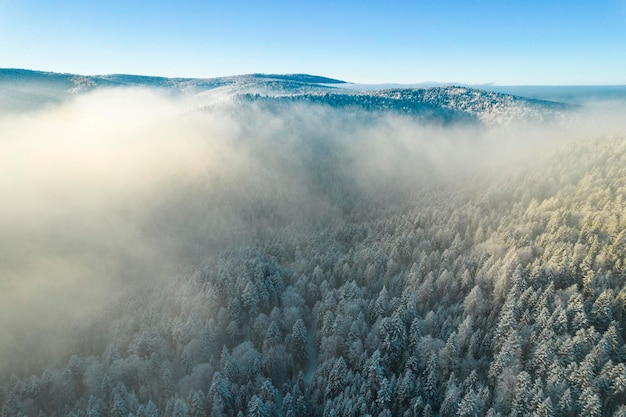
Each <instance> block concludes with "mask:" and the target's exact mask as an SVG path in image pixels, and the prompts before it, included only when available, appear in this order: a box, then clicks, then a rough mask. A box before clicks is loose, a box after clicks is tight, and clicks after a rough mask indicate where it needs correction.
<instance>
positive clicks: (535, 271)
mask: <svg viewBox="0 0 626 417" xmlns="http://www.w3.org/2000/svg"><path fill="white" fill-rule="evenodd" d="M514 171H515V172H510V171H507V172H488V173H486V172H485V171H484V170H480V169H477V170H475V171H473V172H472V174H471V175H470V174H468V175H453V176H450V177H445V178H444V177H437V178H431V179H428V180H425V181H423V184H422V185H421V186H420V188H419V189H413V190H407V196H406V198H405V199H404V200H403V201H402V202H397V201H396V202H394V205H393V206H387V205H386V204H385V202H384V201H375V199H374V200H372V199H370V198H363V199H361V200H358V201H356V202H355V206H354V207H352V210H351V211H350V212H348V213H345V214H344V216H343V217H342V218H340V219H339V218H338V219H336V221H335V222H330V223H327V224H325V225H323V226H320V227H319V228H318V230H317V231H316V232H315V233H308V232H307V233H301V231H298V230H294V232H293V233H292V234H280V235H272V234H271V233H269V232H268V234H267V235H266V236H265V238H263V239H259V240H258V241H256V242H255V243H253V244H251V245H250V246H249V247H247V248H240V249H238V250H234V251H233V250H230V251H228V252H226V253H222V254H220V255H219V256H215V257H212V258H210V259H207V260H206V262H205V264H204V265H203V266H202V267H201V268H199V270H198V271H197V272H196V273H194V274H189V275H188V276H183V277H179V278H175V279H174V278H173V279H172V280H171V281H170V283H169V285H167V286H164V287H157V288H151V289H150V290H147V291H146V292H144V293H142V294H134V295H129V296H127V297H125V298H124V299H123V300H120V302H119V304H117V305H116V306H114V307H113V308H111V310H110V312H109V314H108V315H107V316H106V317H103V318H102V319H101V322H99V323H96V324H95V326H94V328H95V332H100V333H101V334H102V335H105V336H106V338H108V339H107V340H109V341H110V343H109V344H108V346H107V347H106V349H104V350H103V351H101V352H95V354H94V352H90V351H89V349H88V348H85V352H82V351H78V352H75V355H72V356H71V358H69V360H68V361H67V364H66V366H64V367H55V368H51V369H46V370H44V371H43V372H42V373H40V374H38V375H13V376H11V377H7V378H5V379H4V380H2V385H1V387H0V408H1V410H2V411H1V413H0V415H1V416H2V417H14V416H22V415H26V416H39V417H45V416H48V417H53V416H73V417H79V416H80V417H87V416H88V417H96V416H112V417H128V416H134V417H154V416H162V417H164V416H167V417H169V416H172V417H174V416H175V417H206V416H285V417H287V416H306V415H309V416H346V417H349V416H354V417H356V416H367V415H372V416H435V415H440V416H444V417H445V416H477V415H487V416H601V415H605V416H625V415H626V406H625V404H626V367H625V365H624V363H625V362H626V348H625V345H624V338H625V337H626V333H625V332H626V311H625V309H626V285H625V283H626V281H625V279H626V259H625V257H624V256H625V254H626V204H625V202H624V198H625V197H626V139H624V138H602V139H597V140H593V141H585V142H581V143H576V144H569V145H568V146H567V147H564V148H563V149H561V150H560V151H558V152H555V153H551V154H550V155H549V156H546V157H543V158H539V159H538V160H537V161H535V162H533V163H532V164H529V165H528V166H525V167H519V168H518V169H516V170H514ZM409 191H410V192H409Z"/></svg>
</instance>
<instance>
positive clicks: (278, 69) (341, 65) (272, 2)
mask: <svg viewBox="0 0 626 417" xmlns="http://www.w3.org/2000/svg"><path fill="white" fill-rule="evenodd" d="M0 67H13V68H29V69H37V70H46V71H58V72H72V73H80V74H104V73H131V74H147V75H163V76H180V77H215V76H221V75H233V74H243V73H252V72H265V73H298V72H304V73H310V74H317V75H325V76H329V77H334V78H340V79H344V80H348V81H353V82H365V83H382V82H391V83H418V82H425V81H442V82H452V81H456V82H464V83H472V84H482V83H496V84H626V0H607V1H604V0H598V1H589V0H585V1H579V0H569V1H562V0H556V1H547V0H543V1H538V0H525V1H521V0H520V1H512V0H511V1H507V0H500V1H486V0H484V1H480V0H479V1H472V0H465V1H461V0H439V1H436V0H431V1H394V0H388V1H386V2H383V1H367V0H361V1H343V2H339V1H327V0H318V1H315V2H313V1H295V2H287V1H276V0H266V1H247V0H240V1H237V0H231V1H164V0H151V1H144V0H136V1H133V0H125V1H118V0H109V1H89V0H87V1H86V0H81V1H76V0H56V1H49V0H40V1H35V0H0Z"/></svg>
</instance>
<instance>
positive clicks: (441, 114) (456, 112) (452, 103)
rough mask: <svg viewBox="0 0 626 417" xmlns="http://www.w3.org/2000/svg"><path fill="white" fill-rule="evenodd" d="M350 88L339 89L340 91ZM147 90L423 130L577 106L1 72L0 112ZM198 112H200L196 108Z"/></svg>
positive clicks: (331, 85)
mask: <svg viewBox="0 0 626 417" xmlns="http://www.w3.org/2000/svg"><path fill="white" fill-rule="evenodd" d="M344 86H345V87H350V88H343V87H344ZM116 87H145V88H155V89H160V90H164V91H167V92H170V93H172V94H175V95H188V96H194V97H196V98H198V100H199V101H200V103H202V100H205V101H206V104H207V105H212V104H214V103H215V102H216V100H217V101H220V100H221V101H225V100H226V101H231V102H232V101H240V102H241V101H243V102H247V103H250V102H257V103H260V104H263V105H282V104H288V103H293V102H303V103H315V104H319V105H328V106H331V107H336V108H348V107H349V108H355V109H362V110H366V111H382V112H391V113H397V114H405V115H409V116H412V117H417V118H418V119H419V120H421V121H424V122H435V123H453V122H464V123H466V122H478V123H483V124H487V125H503V124H509V123H512V122H515V121H525V120H532V121H546V120H553V119H555V118H557V119H558V118H560V117H564V115H567V114H568V112H570V111H571V110H573V109H574V108H576V106H573V105H568V104H564V103H559V102H552V101H546V100H536V99H527V98H524V97H520V96H515V95H510V94H504V93H498V92H493V91H486V90H482V89H475V88H470V87H462V86H437V87H428V88H390V89H382V90H367V89H365V90H359V89H358V88H356V86H354V85H351V84H349V83H346V82H345V81H341V80H337V79H334V78H328V77H322V76H317V75H310V74H248V75H237V76H227V77H218V78H166V77H156V76H142V75H127V74H111V75H93V76H85V75H76V74H61V73H52V72H42V71H31V70H24V69H0V91H1V92H2V95H1V96H0V111H2V112H11V111H21V110H29V109H36V108H40V107H42V106H46V105H50V104H55V103H60V102H63V101H64V100H68V99H71V98H72V97H74V96H76V95H79V94H82V93H85V92H89V91H93V90H95V89H99V88H116ZM200 107H201V108H202V107H203V106H202V105H200Z"/></svg>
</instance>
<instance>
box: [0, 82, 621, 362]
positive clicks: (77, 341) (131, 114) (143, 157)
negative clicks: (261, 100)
mask: <svg viewBox="0 0 626 417" xmlns="http://www.w3.org/2000/svg"><path fill="white" fill-rule="evenodd" d="M196 104H197V103H195V102H192V101H189V100H187V99H185V98H177V99H172V98H168V97H165V96H163V95H160V94H158V93H155V92H151V91H147V90H120V89H118V90H105V91H97V92H94V93H90V94H87V95H83V96H80V97H79V98H77V99H76V100H74V101H71V102H68V103H64V104H62V105H58V106H56V107H53V108H50V109H47V110H45V111H39V112H34V113H27V114H11V115H8V116H4V117H2V116H0V167H2V168H1V170H2V175H1V176H0V201H2V204H1V205H0V248H2V250H1V251H0V332H1V334H2V335H3V336H2V338H0V373H5V372H7V371H27V370H28V367H29V366H32V367H33V368H37V367H38V366H40V365H41V364H43V363H46V364H47V363H50V361H54V360H55V359H56V358H58V360H61V359H63V358H64V355H66V354H67V352H71V351H73V350H74V347H75V346H76V345H80V346H81V347H82V348H81V349H82V351H85V346H91V347H92V349H93V351H94V352H97V349H98V348H99V345H98V342H97V340H98V337H99V336H98V335H95V334H94V332H93V331H91V328H90V326H92V325H93V323H95V322H97V321H98V320H99V318H100V317H101V315H102V314H103V312H104V311H106V310H107V309H109V308H110V306H111V305H112V304H114V303H115V302H116V300H119V298H120V297H121V296H122V295H124V294H129V293H133V292H135V291H140V292H139V293H140V294H145V293H146V289H149V288H150V286H154V285H161V284H162V283H164V282H165V281H166V280H168V279H170V278H171V277H174V276H176V275H179V274H185V273H188V272H190V271H192V270H193V269H194V268H195V267H196V266H197V265H199V264H201V263H202V262H203V260H204V259H205V258H206V257H210V256H212V255H213V254H216V253H220V252H224V251H228V250H230V249H232V248H235V247H238V246H241V245H246V244H248V243H250V242H253V241H254V240H255V239H266V238H270V237H271V235H272V234H278V233H293V231H294V230H296V231H297V230H305V229H307V228H312V227H315V225H316V224H320V222H328V221H338V219H341V218H342V216H350V215H351V212H352V210H353V209H354V206H355V204H356V203H357V202H363V201H369V202H371V201H373V202H376V203H379V204H391V202H392V201H398V199H400V200H401V199H402V196H407V195H410V194H412V193H414V192H415V191H416V190H417V189H418V188H419V187H420V186H421V185H422V184H426V183H432V182H433V181H457V180H459V181H461V180H466V177H467V174H470V173H471V174H472V175H476V173H478V174H480V175H482V174H485V173H490V174H489V175H492V174H494V173H497V175H501V174H502V173H503V172H504V173H506V172H507V171H509V170H511V169H514V168H515V167H516V166H518V165H520V164H524V163H526V162H528V161H531V160H532V159H533V158H535V157H536V156H537V155H539V154H540V153H538V151H539V150H541V151H545V150H547V149H550V148H552V147H555V146H560V145H562V144H563V142H564V141H566V140H573V139H575V138H577V137H583V136H590V135H596V134H616V133H619V132H623V131H624V130H623V129H622V128H623V126H622V125H621V124H620V123H619V122H616V120H619V119H617V118H615V117H613V116H611V115H610V114H608V113H606V112H603V113H601V114H596V115H593V117H582V116H581V118H580V119H579V120H578V121H576V122H572V124H569V125H565V126H563V125H561V126H528V125H524V126H515V127H508V128H499V129H494V130H483V129H480V128H477V127H472V128H467V127H464V128H460V127H447V128H442V127H432V126H431V127H425V126H422V125H419V124H418V123H416V122H414V121H412V120H411V119H409V118H406V117H397V116H390V115H382V114H381V115H374V114H372V113H364V112H360V111H356V110H341V111H340V110H332V109H330V108H326V107H324V106H317V105H299V104H293V105H288V106H285V107H284V108H282V109H279V110H277V109H276V108H273V109H272V110H267V109H263V108H260V107H257V106H255V105H254V104H245V105H242V104H239V105H235V104H232V103H226V104H222V105H214V106H212V107H211V108H210V110H202V111H199V110H196V109H195V106H196ZM87 350H89V348H87ZM33 370H35V369H33Z"/></svg>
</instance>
